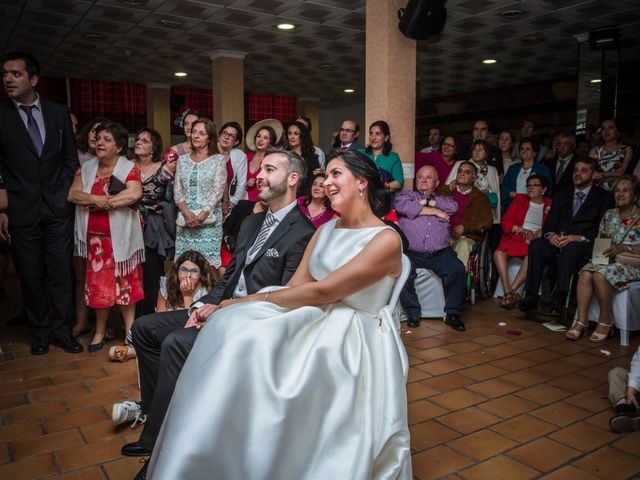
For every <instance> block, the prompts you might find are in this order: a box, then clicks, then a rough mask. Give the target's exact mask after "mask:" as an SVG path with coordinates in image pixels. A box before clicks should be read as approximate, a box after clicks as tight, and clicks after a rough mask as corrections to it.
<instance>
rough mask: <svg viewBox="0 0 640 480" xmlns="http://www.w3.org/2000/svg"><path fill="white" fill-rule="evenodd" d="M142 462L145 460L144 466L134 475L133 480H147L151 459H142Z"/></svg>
mask: <svg viewBox="0 0 640 480" xmlns="http://www.w3.org/2000/svg"><path fill="white" fill-rule="evenodd" d="M140 461H141V462H144V465H142V468H141V469H140V471H139V472H138V474H137V475H136V476H135V477H133V480H147V470H149V460H146V459H142V460H140Z"/></svg>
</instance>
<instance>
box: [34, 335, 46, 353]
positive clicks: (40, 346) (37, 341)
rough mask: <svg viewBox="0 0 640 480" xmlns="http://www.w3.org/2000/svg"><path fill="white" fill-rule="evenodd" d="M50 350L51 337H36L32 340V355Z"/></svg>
mask: <svg viewBox="0 0 640 480" xmlns="http://www.w3.org/2000/svg"><path fill="white" fill-rule="evenodd" d="M48 352H49V339H47V338H34V339H32V340H31V355H44V354H45V353H48Z"/></svg>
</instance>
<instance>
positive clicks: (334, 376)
mask: <svg viewBox="0 0 640 480" xmlns="http://www.w3.org/2000/svg"><path fill="white" fill-rule="evenodd" d="M326 171H327V179H326V181H325V183H324V185H325V188H326V191H327V195H328V196H329V198H330V199H331V204H332V208H333V209H334V210H337V211H338V212H340V215H341V218H339V219H334V220H331V221H329V222H328V223H326V224H325V225H323V226H322V227H321V228H320V229H319V230H318V231H317V232H316V234H315V235H314V237H313V238H312V239H311V241H310V243H309V245H308V247H307V249H306V252H305V254H304V257H303V259H302V261H301V263H300V266H299V267H298V269H297V271H296V273H295V274H294V276H293V277H292V278H291V281H290V282H289V284H288V285H287V287H285V288H281V289H275V288H274V287H271V288H266V289H263V291H261V292H259V293H256V294H254V295H249V296H247V297H244V298H238V299H233V300H227V301H224V302H222V303H221V305H220V306H221V308H220V309H219V310H217V311H216V312H215V313H214V314H213V315H212V316H211V317H209V319H208V321H207V322H206V323H205V324H204V326H203V330H202V332H200V334H199V335H198V338H197V340H196V342H195V345H194V347H193V350H192V351H191V353H190V355H189V357H188V359H187V362H186V364H185V366H184V369H183V370H182V373H181V374H180V378H179V380H178V383H177V386H176V390H175V393H174V395H173V398H172V400H171V404H170V406H169V410H168V412H167V416H166V418H165V421H164V424H163V426H162V430H161V431H160V435H159V438H158V441H157V442H156V446H155V449H154V450H153V455H152V457H151V461H150V464H149V472H148V473H149V475H150V478H153V479H167V480H175V479H189V480H194V479H203V480H204V479H207V480H208V479H210V478H219V479H224V480H257V479H261V480H262V479H264V480H271V479H273V480H293V479H295V480H298V479H319V480H327V479H335V480H337V479H350V480H359V479H372V478H373V479H411V478H412V476H411V456H410V450H409V429H408V426H407V399H406V393H405V386H406V385H405V384H406V372H407V358H406V353H405V350H404V347H403V345H402V341H401V340H400V336H399V331H398V328H397V324H396V322H395V321H394V320H393V319H392V318H391V317H390V315H389V314H388V313H387V310H383V311H381V309H382V308H383V307H384V306H385V305H386V304H387V303H388V301H389V298H390V296H391V291H392V289H393V286H394V283H395V279H396V278H397V277H398V276H399V275H400V273H401V270H402V262H401V253H402V247H401V243H400V238H399V237H398V235H397V233H396V232H395V231H393V229H391V228H390V227H387V226H386V225H385V224H384V223H383V222H382V221H381V220H380V219H379V217H380V216H381V215H383V214H384V213H385V212H384V210H385V208H384V207H383V205H384V204H385V202H383V201H382V195H383V194H384V193H383V184H382V180H381V178H380V175H379V173H378V169H377V168H376V166H375V164H374V163H373V162H372V161H371V160H370V159H369V158H367V157H366V156H365V155H363V154H361V153H358V152H354V151H346V152H340V153H339V154H338V156H337V157H334V158H333V159H330V161H329V162H328V164H327V170H326Z"/></svg>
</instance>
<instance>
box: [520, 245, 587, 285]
mask: <svg viewBox="0 0 640 480" xmlns="http://www.w3.org/2000/svg"><path fill="white" fill-rule="evenodd" d="M592 250H593V244H592V243H590V242H571V243H569V244H568V245H566V246H565V247H564V248H562V249H560V248H558V247H556V246H554V245H551V243H550V242H549V240H547V239H546V238H544V237H541V238H536V239H535V240H533V241H532V242H531V244H530V245H529V265H528V269H527V280H526V282H525V287H524V288H525V291H526V293H527V295H528V296H537V294H538V291H540V284H541V283H542V273H543V270H544V267H545V265H546V264H548V263H551V262H554V263H555V264H556V266H557V272H558V273H557V276H556V287H555V290H554V294H555V295H564V294H565V293H566V292H568V291H569V284H570V281H571V276H572V275H574V274H577V273H578V271H579V270H580V268H582V267H583V266H584V264H585V263H586V262H587V260H588V258H589V257H590V256H591V252H592Z"/></svg>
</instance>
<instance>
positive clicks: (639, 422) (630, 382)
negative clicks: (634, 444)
mask: <svg viewBox="0 0 640 480" xmlns="http://www.w3.org/2000/svg"><path fill="white" fill-rule="evenodd" d="M609 401H610V402H611V405H613V406H614V408H615V409H616V414H615V415H614V416H613V417H612V418H611V419H610V420H609V425H610V426H611V429H612V430H613V431H614V432H618V433H629V432H637V431H638V430H640V415H638V414H639V413H640V347H638V350H636V353H635V354H634V355H633V358H632V359H631V366H630V368H629V370H627V369H626V368H622V367H615V368H612V369H611V370H609Z"/></svg>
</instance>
